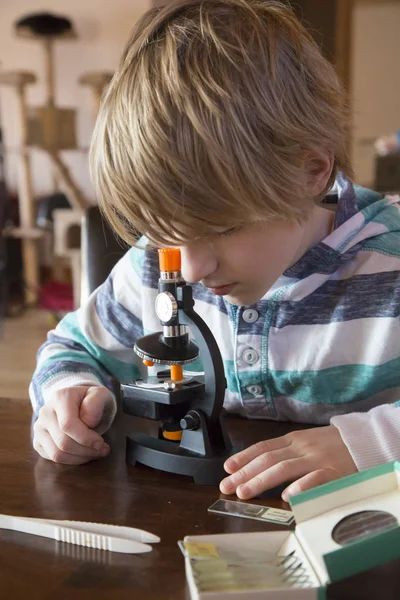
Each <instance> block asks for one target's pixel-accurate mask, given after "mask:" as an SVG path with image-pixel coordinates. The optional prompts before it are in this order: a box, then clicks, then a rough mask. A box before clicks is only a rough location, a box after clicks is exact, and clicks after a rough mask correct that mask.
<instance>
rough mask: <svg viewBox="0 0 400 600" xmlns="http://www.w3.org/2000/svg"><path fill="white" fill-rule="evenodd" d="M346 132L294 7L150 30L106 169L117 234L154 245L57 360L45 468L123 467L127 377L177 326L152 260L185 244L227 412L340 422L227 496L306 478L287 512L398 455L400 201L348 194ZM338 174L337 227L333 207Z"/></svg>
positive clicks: (113, 123) (211, 0)
mask: <svg viewBox="0 0 400 600" xmlns="http://www.w3.org/2000/svg"><path fill="white" fill-rule="evenodd" d="M346 125H347V111H346V103H345V101H344V98H343V95H342V91H341V88H340V85H339V83H338V80H337V78H336V75H335V73H334V69H333V67H332V66H331V65H330V64H329V63H328V62H327V61H326V60H325V59H324V58H322V56H321V54H320V52H319V50H318V48H317V46H316V45H315V43H314V42H313V41H312V39H311V38H310V36H309V35H308V34H307V33H306V31H305V30H304V28H303V27H302V26H301V25H300V23H299V22H298V21H297V20H296V18H295V17H294V16H293V14H292V12H291V11H290V10H289V9H288V8H286V7H285V6H284V5H282V4H281V3H278V2H262V1H259V0H249V1H247V0H203V1H202V0H180V1H179V2H177V3H174V4H172V5H168V6H167V7H165V8H163V9H162V10H161V11H157V10H152V11H150V12H149V13H147V15H145V16H144V17H143V19H142V20H141V21H140V22H139V23H138V24H137V26H136V27H135V29H134V31H133V33H132V36H131V39H130V40H129V42H128V44H127V47H126V50H125V52H124V55H123V57H122V61H121V64H120V67H119V69H118V71H117V73H116V75H115V77H114V79H113V81H112V83H111V85H110V88H109V89H108V91H107V94H106V96H105V98H104V102H103V105H102V108H101V111H100V114H99V118H98V121H97V125H96V130H95V134H94V138H93V144H92V152H91V172H92V178H93V181H94V184H95V187H96V191H97V193H98V195H99V200H100V203H101V206H102V208H103V210H104V212H105V214H106V215H107V217H108V219H109V220H110V222H111V223H112V225H113V226H114V228H115V230H116V231H117V232H118V233H119V234H120V235H121V236H122V237H123V238H124V239H125V240H127V241H128V242H131V243H132V245H134V244H135V238H134V233H135V231H140V232H141V233H142V234H144V236H145V239H146V240H147V244H148V246H147V250H146V251H143V249H140V248H135V247H133V248H132V249H131V250H130V251H129V252H128V253H127V254H126V255H125V256H124V257H123V258H122V260H121V261H120V262H119V263H118V265H117V266H116V267H115V269H114V270H113V272H112V274H111V275H110V277H109V278H108V280H107V281H106V282H105V284H104V285H102V286H101V287H100V288H99V289H98V290H96V291H95V292H94V293H93V294H92V296H91V297H90V298H89V300H88V302H87V303H86V304H85V305H84V306H83V307H82V308H81V309H80V310H78V311H77V312H76V313H74V314H70V315H68V316H67V317H65V318H64V319H63V321H62V322H61V323H60V324H59V325H58V327H57V328H56V329H55V331H52V332H50V333H49V336H48V341H47V343H46V344H45V345H44V346H43V347H42V348H41V350H40V352H39V355H38V366H37V369H36V372H35V375H34V377H33V381H32V385H31V398H32V403H33V406H34V410H35V411H36V412H38V419H37V421H36V424H35V436H34V447H35V449H36V450H37V451H38V452H39V454H40V455H41V456H43V457H44V458H48V459H50V460H54V461H57V462H62V463H67V464H79V463H83V462H86V461H88V460H91V459H93V458H97V457H100V456H105V455H107V454H108V452H109V447H108V446H107V445H106V444H105V443H104V441H103V439H102V438H101V436H100V433H102V432H104V431H105V430H106V429H107V428H108V427H109V426H110V424H111V422H112V419H113V416H114V414H115V401H114V399H113V396H112V392H111V387H110V374H111V375H113V376H115V377H116V378H117V379H118V380H120V381H129V380H131V379H134V378H136V377H137V376H138V375H139V368H140V367H141V365H140V361H139V359H138V358H137V357H135V355H134V353H133V351H132V347H133V345H134V343H135V340H136V339H137V338H138V337H139V336H141V335H143V334H144V333H148V332H150V331H155V330H158V329H159V327H160V324H159V321H158V318H157V317H156V315H155V311H154V299H155V297H156V294H157V280H158V263H157V257H156V252H155V250H154V247H157V246H169V245H172V246H179V247H180V248H181V255H182V274H183V277H184V278H185V279H186V280H187V281H189V282H194V285H193V293H194V298H195V301H196V306H195V309H196V310H197V311H198V312H199V314H200V315H201V316H202V317H203V318H204V319H205V320H206V322H207V323H208V325H209V326H210V328H211V330H212V332H213V334H214V336H215V338H216V340H217V343H218V345H219V347H220V350H221V353H222V357H223V360H224V364H225V370H226V378H227V382H228V389H227V392H226V398H225V407H226V409H227V410H228V411H231V412H236V413H239V414H241V415H243V416H245V417H248V418H264V419H275V420H292V421H298V422H304V423H314V424H319V425H325V426H324V427H319V428H315V429H310V430H306V431H297V432H294V433H291V434H289V435H286V436H283V437H281V438H277V439H273V440H268V441H265V442H263V443H261V444H256V445H254V446H252V447H250V448H248V449H247V450H244V451H243V452H241V453H239V454H237V455H236V456H234V457H231V458H230V459H229V460H228V461H227V462H226V465H225V467H226V471H227V472H228V474H229V477H227V478H226V479H225V480H223V481H222V482H221V485H220V489H221V491H222V492H224V493H227V494H230V493H234V492H236V493H237V495H238V496H239V497H240V498H251V497H252V496H255V495H257V494H259V493H260V492H262V491H263V490H266V489H268V488H271V487H274V486H276V485H278V484H280V483H282V482H285V481H292V482H293V483H292V484H291V485H289V486H288V488H286V490H285V491H284V492H283V495H282V497H283V498H284V499H285V500H286V499H287V498H288V497H289V496H290V495H291V494H293V493H297V492H299V491H301V490H304V489H308V488H310V487H313V486H315V485H319V484H321V483H324V482H326V481H329V480H331V479H335V478H337V477H340V476H343V475H347V474H349V473H352V472H354V471H356V470H357V469H364V468H367V467H370V466H372V465H375V464H379V463H382V462H385V461H388V460H393V459H395V458H400V410H399V408H398V407H397V401H398V400H399V399H400V389H399V388H400V335H399V319H398V315H399V308H398V306H399V294H400V271H399V268H400V260H399V253H400V250H399V248H400V216H399V204H398V198H397V197H396V198H385V199H382V198H380V197H379V196H378V195H377V194H375V193H373V192H369V191H367V190H363V189H361V188H354V187H353V185H352V184H351V183H350V180H351V168H350V166H349V162H348V158H347V153H346ZM335 178H336V183H335V185H336V189H337V192H338V195H339V203H338V209H337V212H336V214H335V213H333V212H331V211H328V210H326V209H325V208H323V204H321V202H320V201H321V200H322V199H323V198H324V197H325V195H326V193H327V191H328V190H329V189H330V188H331V187H332V185H333V184H334V182H335ZM346 178H347V179H346ZM152 248H153V249H152ZM199 368H200V369H201V366H199Z"/></svg>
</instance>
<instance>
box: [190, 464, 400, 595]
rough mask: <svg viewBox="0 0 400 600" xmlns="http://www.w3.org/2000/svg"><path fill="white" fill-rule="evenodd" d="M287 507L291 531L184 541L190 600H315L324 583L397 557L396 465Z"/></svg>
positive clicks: (399, 483)
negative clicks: (290, 513)
mask: <svg viewBox="0 0 400 600" xmlns="http://www.w3.org/2000/svg"><path fill="white" fill-rule="evenodd" d="M290 504H291V507H292V510H293V513H294V516H295V520H296V528H295V530H294V531H282V530H280V531H269V532H268V531H267V532H252V533H228V534H220V535H202V536H187V537H185V539H184V543H183V546H184V552H185V567H186V577H187V581H188V585H189V589H190V593H191V598H192V599H193V600H197V599H198V600H223V599H224V598H229V599H232V600H233V599H234V600H253V599H255V598H259V599H261V598H264V599H265V598H268V600H292V599H295V600H312V599H313V600H322V599H324V598H325V596H326V586H327V585H328V584H329V583H333V582H335V581H339V580H341V579H345V578H346V577H349V576H351V575H354V574H355V573H360V572H362V571H366V570H367V569H370V568H372V567H375V566H377V565H380V564H384V563H386V562H389V561H390V560H394V559H395V558H398V557H399V556H400V526H399V522H400V462H394V463H387V464H385V465H380V466H378V467H374V468H372V469H368V470H366V471H362V472H360V473H356V474H354V475H350V476H348V477H343V478H342V479H338V480H337V481H332V482H330V483H327V484H324V485H321V486H319V487H317V488H314V489H312V490H308V491H307V492H303V493H301V494H298V495H297V496H293V497H292V498H291V502H290ZM265 557H268V558H265Z"/></svg>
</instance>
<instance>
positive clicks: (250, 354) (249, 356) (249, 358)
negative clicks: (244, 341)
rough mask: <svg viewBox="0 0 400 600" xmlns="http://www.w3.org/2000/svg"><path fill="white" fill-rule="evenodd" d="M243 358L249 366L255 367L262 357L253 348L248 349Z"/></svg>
mask: <svg viewBox="0 0 400 600" xmlns="http://www.w3.org/2000/svg"><path fill="white" fill-rule="evenodd" d="M242 358H243V360H244V362H245V363H246V364H247V365H255V364H256V362H257V361H258V360H259V358H260V357H259V355H258V352H257V350H254V349H253V348H246V350H245V351H244V352H243V354H242Z"/></svg>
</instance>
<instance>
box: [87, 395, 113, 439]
mask: <svg viewBox="0 0 400 600" xmlns="http://www.w3.org/2000/svg"><path fill="white" fill-rule="evenodd" d="M110 402H113V397H112V394H111V392H110V390H108V389H107V388H105V387H91V388H89V390H88V391H87V394H86V395H85V397H84V398H83V400H82V404H81V406H80V410H79V418H80V419H81V421H83V423H85V425H87V426H88V427H89V428H90V429H94V428H95V427H97V425H98V424H99V423H100V421H101V419H102V417H103V414H104V410H105V408H106V406H107V404H109V403H110Z"/></svg>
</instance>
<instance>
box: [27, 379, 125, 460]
mask: <svg viewBox="0 0 400 600" xmlns="http://www.w3.org/2000/svg"><path fill="white" fill-rule="evenodd" d="M113 408H114V399H113V397H112V394H111V392H110V391H109V390H108V389H107V388H105V387H101V386H92V387H88V386H76V387H70V388H65V389H63V390H59V391H58V392H56V393H55V395H54V398H53V399H52V400H50V402H47V404H45V405H44V406H43V407H42V408H41V409H40V411H39V417H38V419H37V421H36V423H35V425H34V428H33V430H34V438H33V447H34V448H35V450H36V451H37V452H38V453H39V454H40V456H42V457H43V458H47V459H48V460H53V461H54V462H57V463H63V464H66V465H79V464H82V463H85V462H88V461H90V460H92V459H94V458H100V457H102V456H107V454H108V453H109V452H110V447H109V446H108V444H106V443H105V442H104V440H103V438H102V437H101V436H100V435H99V434H98V433H96V431H94V428H95V427H97V426H98V425H99V424H100V422H101V421H102V420H105V417H107V414H109V413H110V412H112V411H113Z"/></svg>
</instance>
